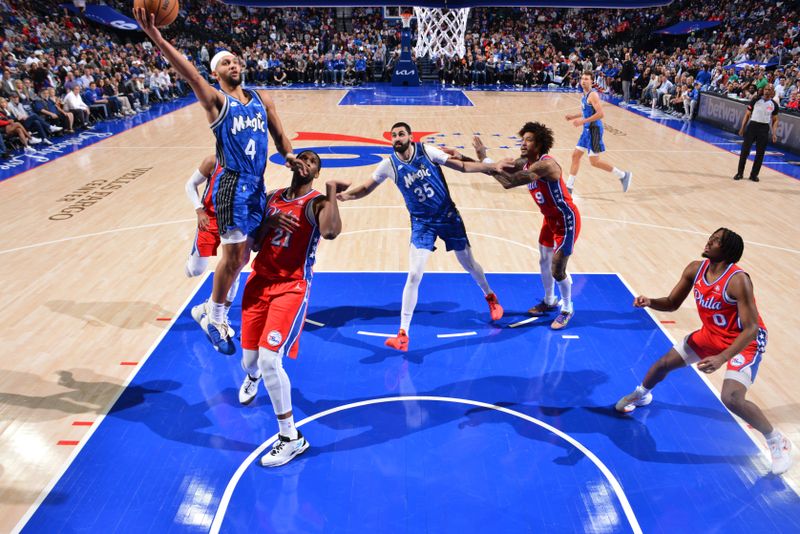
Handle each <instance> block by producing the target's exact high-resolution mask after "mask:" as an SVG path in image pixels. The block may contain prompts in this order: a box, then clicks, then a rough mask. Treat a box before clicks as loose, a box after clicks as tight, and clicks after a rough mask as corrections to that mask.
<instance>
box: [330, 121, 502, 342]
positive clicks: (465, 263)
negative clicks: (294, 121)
mask: <svg viewBox="0 0 800 534" xmlns="http://www.w3.org/2000/svg"><path fill="white" fill-rule="evenodd" d="M391 134H392V145H393V148H394V152H393V153H392V155H391V156H390V157H389V158H388V159H385V160H383V161H382V162H381V163H379V164H378V168H377V169H375V172H374V173H373V174H372V178H371V179H369V180H367V181H366V182H364V183H362V184H360V185H358V186H355V187H352V188H350V189H348V190H347V191H345V192H344V193H341V194H339V200H341V201H346V200H355V199H359V198H362V197H364V196H366V195H368V194H370V193H371V192H372V191H374V190H375V188H376V187H378V186H379V185H380V184H382V183H383V182H384V181H386V180H387V179H390V180H392V181H393V182H394V183H395V185H397V188H398V189H399V190H400V193H402V195H403V199H404V200H405V203H406V207H407V208H408V212H409V214H410V215H411V246H410V247H409V256H410V258H409V269H408V278H407V279H406V285H405V287H404V288H403V304H402V311H401V313H400V330H399V332H398V333H397V336H396V337H392V338H389V339H387V340H386V345H387V346H389V347H392V348H394V349H397V350H400V351H407V350H408V330H409V327H410V325H411V317H412V315H413V314H414V308H415V307H416V306H417V295H418V291H419V284H420V282H421V281H422V275H423V273H424V272H425V263H426V262H427V260H428V257H429V256H430V254H431V252H433V250H434V248H435V247H434V243H435V242H436V238H437V237H438V238H440V239H442V240H443V241H444V244H445V247H446V248H447V250H453V251H455V254H456V258H457V259H458V262H459V263H460V264H461V266H462V267H463V268H464V270H466V271H467V272H468V273H469V274H470V275H471V276H472V279H473V280H475V282H476V283H477V284H478V286H480V288H481V290H482V291H483V294H484V296H485V298H486V302H487V303H488V304H489V313H490V315H491V318H492V320H493V321H496V320H498V319H500V318H501V317H503V308H502V307H501V306H500V303H499V302H498V301H497V296H496V295H495V294H494V292H493V291H492V290H491V289H490V288H489V282H487V281H486V275H485V274H484V273H483V268H482V267H481V266H480V265H479V264H478V262H477V261H476V260H475V258H474V257H473V256H472V249H471V247H470V245H469V239H467V231H466V229H465V228H464V221H462V220H461V215H460V214H459V213H458V209H456V205H455V203H454V202H453V199H452V198H450V190H449V189H448V188H447V182H446V181H445V179H444V173H443V172H442V169H441V167H440V165H444V166H445V167H449V168H451V169H455V170H457V171H461V172H487V173H488V172H493V171H495V170H497V169H499V168H500V164H496V165H490V164H486V163H480V162H475V161H469V162H465V161H460V160H458V159H456V158H453V157H451V156H449V155H448V154H446V153H445V152H443V151H441V150H439V149H438V148H436V147H434V146H431V145H425V144H422V143H415V142H413V138H412V135H411V127H410V126H409V125H408V124H406V123H404V122H398V123H396V124H395V125H394V126H392V132H391Z"/></svg>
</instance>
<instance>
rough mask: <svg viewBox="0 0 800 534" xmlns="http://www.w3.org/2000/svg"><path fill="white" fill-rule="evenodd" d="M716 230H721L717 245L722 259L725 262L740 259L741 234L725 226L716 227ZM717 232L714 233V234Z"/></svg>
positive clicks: (733, 261) (742, 243) (741, 250)
mask: <svg viewBox="0 0 800 534" xmlns="http://www.w3.org/2000/svg"><path fill="white" fill-rule="evenodd" d="M717 232H722V236H721V237H720V240H719V245H720V248H721V249H722V260H723V261H725V262H726V263H736V262H737V261H739V260H740V259H742V253H743V252H744V240H743V239H742V236H740V235H739V234H737V233H736V232H734V231H733V230H729V229H728V228H725V227H723V228H718V229H717ZM717 232H714V233H715V234H716V233H717Z"/></svg>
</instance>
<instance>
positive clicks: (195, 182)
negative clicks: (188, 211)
mask: <svg viewBox="0 0 800 534" xmlns="http://www.w3.org/2000/svg"><path fill="white" fill-rule="evenodd" d="M206 180H208V178H207V177H205V176H203V175H202V174H201V173H200V171H197V170H196V171H194V173H193V174H192V175H191V176H190V177H189V179H188V180H187V181H186V185H185V186H184V188H185V189H186V198H188V199H189V202H191V203H192V206H193V207H194V209H195V210H198V209H200V208H202V207H203V202H202V201H201V200H200V196H199V195H198V194H197V186H199V185H200V184H202V183H203V182H205V181H206Z"/></svg>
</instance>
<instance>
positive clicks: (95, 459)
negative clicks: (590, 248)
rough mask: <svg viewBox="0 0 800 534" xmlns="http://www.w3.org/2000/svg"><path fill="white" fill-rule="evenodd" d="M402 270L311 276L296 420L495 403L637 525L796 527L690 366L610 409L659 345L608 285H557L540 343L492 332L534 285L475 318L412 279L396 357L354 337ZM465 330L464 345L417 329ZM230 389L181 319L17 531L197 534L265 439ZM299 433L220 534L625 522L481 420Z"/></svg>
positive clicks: (602, 278)
mask: <svg viewBox="0 0 800 534" xmlns="http://www.w3.org/2000/svg"><path fill="white" fill-rule="evenodd" d="M405 278H406V275H405V274H404V273H320V274H317V276H316V278H315V280H314V288H313V290H312V294H311V301H310V309H309V313H308V318H309V319H311V320H314V321H317V322H319V323H322V324H324V325H326V326H324V327H316V326H312V325H306V331H305V333H304V334H303V337H302V339H301V342H300V357H299V359H298V360H286V361H285V368H286V370H287V372H288V374H289V376H290V378H291V380H292V385H293V402H294V412H295V419H296V420H297V421H300V420H302V419H304V418H306V417H309V416H311V415H314V414H319V413H320V412H323V411H325V410H329V409H332V408H336V407H340V406H342V405H345V404H349V403H353V402H359V401H364V400H370V399H376V398H382V397H387V396H435V397H454V398H458V399H469V400H473V401H480V402H485V403H489V404H496V405H500V406H504V407H507V408H509V409H510V410H513V411H515V412H520V413H522V414H526V415H528V416H530V417H533V418H535V419H537V420H540V421H542V422H544V423H547V424H549V425H552V426H553V427H555V428H557V429H559V430H560V431H562V432H564V433H566V434H568V435H569V436H571V437H572V438H574V439H575V440H577V441H578V442H580V443H581V444H583V445H584V446H585V447H587V448H588V449H589V450H590V451H592V452H593V453H594V454H595V455H596V456H597V457H598V458H599V460H600V461H601V462H602V463H603V464H604V465H606V466H607V467H608V468H609V469H610V470H611V472H612V473H613V474H614V476H615V477H616V478H617V480H619V482H620V484H621V485H622V488H623V490H624V493H625V495H626V496H627V498H628V499H629V500H630V503H631V505H632V510H633V513H634V514H635V517H636V518H637V520H638V521H639V523H640V524H641V527H642V529H643V531H644V532H654V531H658V532H662V531H663V532H673V531H680V532H697V531H702V532H706V531H726V532H727V531H734V532H753V531H774V532H792V531H794V532H796V531H798V530H800V498H798V496H797V495H796V494H795V493H794V492H793V491H792V490H791V489H790V488H789V487H788V486H787V485H786V484H785V483H784V482H783V480H782V479H781V478H779V477H773V476H770V475H765V474H764V473H765V471H766V466H765V463H764V460H763V459H762V458H761V457H760V456H759V455H758V450H757V448H756V446H755V445H754V444H753V442H752V441H751V440H750V439H749V438H748V437H747V436H746V435H745V433H744V431H743V430H742V429H741V428H740V427H739V425H738V424H737V423H736V422H735V421H734V420H733V418H732V417H731V416H730V415H729V414H728V413H727V411H726V410H725V409H724V408H723V406H722V405H721V403H720V402H719V400H718V399H717V398H716V397H715V396H714V394H713V393H712V392H711V391H710V390H709V389H708V387H707V386H706V385H705V384H704V383H703V381H702V380H701V379H700V377H699V376H698V375H697V374H696V373H695V372H694V371H692V370H690V369H683V370H680V371H677V372H675V373H674V374H673V375H672V376H670V378H669V379H668V380H667V381H666V382H664V383H663V384H661V385H659V387H658V388H657V389H656V390H655V399H654V401H653V403H652V404H651V405H650V406H649V407H646V408H640V409H638V410H637V411H635V412H634V413H633V414H631V415H628V416H624V415H620V414H617V413H616V412H615V411H614V409H613V404H614V403H615V402H616V401H617V399H618V398H619V397H620V396H621V395H623V394H625V393H628V392H629V391H630V390H632V389H633V387H634V386H635V385H636V384H637V383H638V381H639V380H640V379H641V377H642V376H643V375H644V373H645V371H646V370H647V368H648V366H649V365H650V364H651V363H652V362H653V361H654V360H655V359H656V358H657V357H658V356H660V355H661V354H663V353H664V352H666V351H667V350H668V349H669V347H670V345H671V343H670V341H669V340H668V339H666V337H665V336H664V334H663V333H662V332H661V330H660V329H659V328H658V326H657V325H656V324H655V323H654V321H653V320H652V319H651V318H650V316H648V315H647V314H646V313H645V312H644V311H643V310H640V309H634V308H632V307H631V305H630V303H631V299H632V295H631V293H630V291H628V290H627V289H626V287H625V286H624V284H622V283H621V282H620V280H619V279H618V277H617V276H616V275H578V274H576V275H573V278H574V287H573V297H574V302H575V309H576V315H575V317H574V319H573V321H572V322H571V323H570V326H569V328H568V329H567V330H566V331H560V332H555V331H552V330H550V329H549V327H548V325H549V323H550V318H542V319H539V320H537V321H534V322H531V323H527V324H523V325H520V326H517V327H515V328H507V326H509V325H511V324H515V323H519V322H520V321H522V320H524V319H525V318H526V315H525V314H524V310H527V309H528V308H529V307H530V305H531V304H532V303H533V302H535V301H538V299H539V298H540V297H541V283H540V281H539V277H538V276H537V275H525V274H489V275H488V278H489V282H490V284H491V285H492V288H493V289H494V290H495V291H496V293H497V294H498V295H499V298H500V301H501V303H502V304H503V306H504V307H505V309H506V316H505V317H504V318H503V319H502V320H501V321H499V322H498V324H491V323H489V322H488V309H487V307H486V303H485V301H484V299H483V296H482V294H481V292H480V290H479V289H478V288H477V287H476V286H475V284H474V282H473V281H472V279H471V278H470V277H469V276H468V275H466V274H437V273H428V274H426V275H425V277H424V278H423V281H422V284H421V287H420V300H419V305H418V308H417V311H416V314H415V316H414V320H413V322H412V326H411V330H410V336H411V344H410V350H409V352H407V353H399V352H395V351H392V350H390V349H387V348H386V347H384V346H383V341H384V340H383V338H379V337H367V336H362V335H359V334H358V333H357V332H358V331H359V330H361V331H372V332H394V331H396V329H397V327H398V321H399V309H400V298H401V294H402V288H403V284H404V282H405ZM210 287H211V280H210V279H209V280H207V281H206V283H205V284H204V286H203V287H202V288H201V290H200V291H199V292H198V294H197V295H195V297H194V298H193V299H192V302H191V303H190V305H189V306H191V305H193V304H196V303H198V302H200V301H201V299H202V297H204V296H205V295H207V293H208V291H210ZM239 313H240V310H239V309H238V307H236V306H234V309H233V311H232V315H233V316H234V317H237V316H238V315H239ZM234 325H235V326H236V327H238V321H234ZM466 331H475V332H476V335H473V336H469V337H457V338H438V337H437V335H439V334H452V333H459V332H466ZM563 334H569V335H578V336H579V337H580V338H579V339H563V338H562V335H563ZM117 359H118V358H116V357H114V355H112V354H110V355H109V361H114V362H115V361H117ZM764 365H770V361H769V349H768V351H767V356H766V358H765V361H764ZM242 377H243V372H242V370H241V368H240V366H239V361H238V357H226V356H223V355H220V354H218V353H216V352H215V351H214V350H213V349H212V348H211V347H210V345H209V343H208V342H207V341H206V340H205V339H204V337H203V335H202V334H201V333H200V332H199V330H198V327H197V326H196V325H195V323H194V322H193V320H192V319H191V317H190V315H189V307H187V308H186V309H184V310H182V312H181V313H180V314H179V316H178V317H177V318H176V320H175V321H174V323H173V324H172V326H171V330H170V331H169V332H168V334H167V335H166V336H165V337H164V339H163V340H162V342H161V343H160V344H159V345H158V347H156V349H155V350H154V352H153V353H152V355H151V356H150V358H149V359H148V360H147V362H146V363H145V364H144V365H143V366H142V367H141V369H140V370H139V372H138V374H137V375H136V377H135V378H134V379H133V381H132V382H131V384H130V385H129V386H128V388H127V389H126V390H125V391H124V392H123V394H122V396H121V397H120V399H119V400H118V402H117V403H116V404H115V405H114V407H113V408H112V410H111V412H110V413H109V415H108V416H107V417H106V418H105V419H104V420H103V421H102V422H101V423H100V424H99V425H97V428H96V430H95V432H94V434H93V435H92V437H91V439H89V440H88V442H87V443H86V445H85V446H84V447H83V449H82V450H81V451H80V453H79V454H78V455H77V457H76V459H75V461H74V462H73V463H72V465H71V466H70V467H69V468H68V469H67V471H66V472H65V474H64V475H63V477H62V478H61V479H60V480H59V481H58V483H57V484H56V485H55V487H54V488H53V490H52V491H51V492H50V494H49V495H48V497H47V498H46V499H45V501H44V503H43V504H42V506H41V507H40V508H39V509H38V510H37V511H36V513H35V514H34V515H33V517H32V518H31V519H30V521H29V523H28V524H27V525H26V527H25V531H26V532H53V531H62V530H63V531H94V530H115V529H119V530H121V529H125V530H130V531H148V532H164V531H170V532H195V531H207V530H208V528H209V526H210V525H211V521H212V518H213V516H214V514H215V513H216V510H217V508H218V506H219V504H220V499H221V497H222V494H223V492H224V489H225V487H226V485H227V484H228V482H229V481H230V480H231V477H232V476H233V475H234V473H235V472H236V470H237V468H238V467H239V465H240V464H242V462H244V460H245V459H246V458H247V457H248V456H249V455H250V454H251V452H252V451H254V450H255V449H256V448H258V447H259V446H260V445H261V444H262V443H263V442H264V441H265V440H267V439H268V438H269V437H270V436H272V435H274V434H275V432H276V431H277V425H276V423H275V420H274V415H273V413H272V407H271V404H270V402H269V399H268V396H267V394H266V392H265V391H264V390H263V389H261V390H260V391H259V394H258V396H257V398H256V400H255V401H254V402H253V404H251V405H250V406H248V407H241V406H239V405H238V400H237V390H238V387H239V384H240V383H241V379H242ZM84 387H89V386H84ZM754 387H756V388H758V387H759V383H758V382H756V384H755V386H754ZM302 431H303V433H304V434H305V435H306V436H307V438H308V440H309V441H310V443H311V445H312V447H311V449H309V451H308V452H307V453H306V454H305V455H304V456H303V457H301V458H298V459H296V460H295V461H293V462H291V463H289V464H288V465H286V466H284V467H281V468H275V469H269V470H268V469H265V468H261V467H259V466H258V465H257V464H250V465H246V468H245V471H244V474H243V476H242V478H241V480H240V481H239V484H238V485H237V486H236V488H235V490H234V491H233V493H232V498H231V501H230V505H229V507H228V510H227V514H226V515H225V516H224V519H223V521H222V531H224V532H241V531H245V529H256V530H259V531H275V532H298V531H301V532H331V531H335V532H343V533H344V532H374V531H380V532H420V531H428V532H471V531H475V530H478V529H485V528H486V527H485V525H487V524H490V525H492V526H493V527H496V528H498V529H500V531H503V532H517V531H535V532H553V531H581V532H584V531H594V532H629V531H631V528H630V525H629V524H628V523H627V522H626V520H625V516H624V515H623V513H622V511H621V508H620V503H619V501H618V500H617V499H616V498H615V494H614V493H613V492H612V491H611V490H610V488H609V485H608V483H607V481H606V479H605V478H604V477H603V475H602V474H601V473H600V472H599V471H598V469H597V467H596V465H595V464H594V463H592V462H591V461H590V460H589V458H588V457H587V456H586V455H585V454H583V453H582V452H581V451H580V450H579V449H578V448H576V447H575V446H573V445H571V444H570V443H568V442H566V441H564V440H563V439H561V438H559V437H558V436H556V435H555V434H553V433H552V432H548V431H546V430H544V429H542V428H541V427H539V426H536V425H535V424H532V423H530V422H528V421H525V420H523V419H520V418H517V417H512V416H510V415H508V414H505V413H502V412H498V411H497V410H490V409H485V408H477V407H474V406H469V405H462V404H457V403H440V402H429V401H419V402H414V401H408V402H406V401H403V402H391V403H386V404H375V405H368V406H363V407H359V408H354V409H348V410H343V411H337V412H335V413H332V414H330V415H327V416H324V417H321V418H319V419H317V420H315V421H312V422H309V423H308V424H306V425H304V426H303V427H302Z"/></svg>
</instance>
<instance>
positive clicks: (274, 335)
mask: <svg viewBox="0 0 800 534" xmlns="http://www.w3.org/2000/svg"><path fill="white" fill-rule="evenodd" d="M281 341H283V336H282V335H281V333H280V332H278V331H277V330H273V331H272V332H270V333H269V334H267V343H269V344H270V345H271V346H273V347H277V346H278V345H280V344H281Z"/></svg>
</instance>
